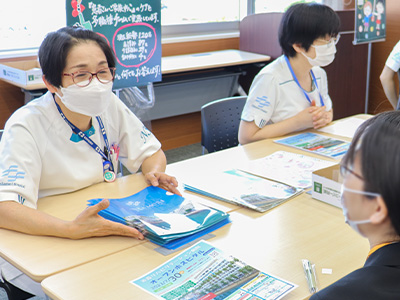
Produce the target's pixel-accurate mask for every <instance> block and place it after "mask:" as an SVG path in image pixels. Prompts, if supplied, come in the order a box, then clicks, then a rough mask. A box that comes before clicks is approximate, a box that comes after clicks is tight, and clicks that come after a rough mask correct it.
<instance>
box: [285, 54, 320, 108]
mask: <svg viewBox="0 0 400 300" xmlns="http://www.w3.org/2000/svg"><path fill="white" fill-rule="evenodd" d="M285 60H286V63H287V65H288V67H289V70H290V73H292V76H293V79H294V81H295V82H296V83H297V85H298V86H299V88H300V89H301V90H302V91H303V94H304V96H305V97H306V99H307V101H308V102H310V104H311V100H310V97H308V94H307V92H306V91H305V90H304V89H303V88H302V87H301V85H300V82H299V81H298V80H297V77H296V75H295V74H294V71H293V68H292V66H291V65H290V62H289V59H288V58H287V56H286V55H285ZM310 73H311V77H312V79H313V81H314V83H315V86H316V87H317V90H318V94H319V99H320V100H321V106H324V105H325V104H324V100H323V99H322V95H321V93H320V92H319V88H318V83H317V79H316V78H315V75H314V72H313V71H312V70H310Z"/></svg>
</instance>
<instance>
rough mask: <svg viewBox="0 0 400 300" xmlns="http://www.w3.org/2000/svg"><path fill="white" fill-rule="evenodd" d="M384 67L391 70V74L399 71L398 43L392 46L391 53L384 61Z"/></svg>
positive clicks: (399, 48)
mask: <svg viewBox="0 0 400 300" xmlns="http://www.w3.org/2000/svg"><path fill="white" fill-rule="evenodd" d="M386 65H387V66H388V67H389V68H390V69H392V70H393V72H398V71H399V69H400V41H398V42H397V44H396V46H394V48H393V50H392V52H390V54H389V57H388V58H387V60H386Z"/></svg>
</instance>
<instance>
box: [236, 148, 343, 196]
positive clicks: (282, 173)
mask: <svg viewBox="0 0 400 300" xmlns="http://www.w3.org/2000/svg"><path fill="white" fill-rule="evenodd" d="M335 164H336V162H332V161H327V160H324V159H319V158H316V157H311V156H308V155H303V154H297V153H293V152H287V151H276V152H274V153H272V154H271V155H268V156H265V157H263V158H260V159H255V160H252V161H249V162H247V163H245V164H243V165H242V166H239V169H240V170H242V171H245V172H248V173H250V174H254V175H256V176H261V177H264V178H268V179H270V180H274V181H278V182H282V183H285V184H288V185H290V186H293V187H295V188H302V189H307V188H310V187H311V186H312V172H314V171H316V170H319V169H323V168H327V167H329V166H333V165H335Z"/></svg>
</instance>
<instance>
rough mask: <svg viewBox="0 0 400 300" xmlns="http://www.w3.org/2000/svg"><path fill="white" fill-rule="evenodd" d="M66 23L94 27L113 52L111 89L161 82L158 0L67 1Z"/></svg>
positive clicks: (159, 8)
mask: <svg viewBox="0 0 400 300" xmlns="http://www.w3.org/2000/svg"><path fill="white" fill-rule="evenodd" d="M66 12H67V26H74V25H75V26H80V27H84V28H87V29H90V30H93V31H94V32H96V33H97V34H99V35H100V36H102V37H103V38H104V39H106V40H107V42H108V44H109V45H110V47H111V48H112V49H113V51H114V55H115V57H116V60H117V66H116V67H117V71H116V75H115V82H114V86H113V89H114V90H117V89H122V88H126V87H132V86H142V85H146V84H147V83H148V82H156V81H161V0H140V1H138V0H111V1H110V0H72V1H70V0H67V2H66Z"/></svg>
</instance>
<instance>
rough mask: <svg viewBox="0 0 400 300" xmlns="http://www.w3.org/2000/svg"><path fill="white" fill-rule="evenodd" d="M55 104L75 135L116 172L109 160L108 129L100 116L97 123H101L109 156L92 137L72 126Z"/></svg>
mask: <svg viewBox="0 0 400 300" xmlns="http://www.w3.org/2000/svg"><path fill="white" fill-rule="evenodd" d="M54 103H55V104H56V106H57V109H58V112H59V113H60V115H61V117H62V118H63V119H64V121H65V122H66V123H67V124H68V125H69V126H70V127H71V129H72V131H73V132H74V133H75V134H77V135H78V136H80V137H81V138H82V139H83V140H84V141H85V142H86V143H87V144H88V145H89V146H90V147H92V148H93V149H94V151H96V152H97V153H99V154H100V156H101V157H103V159H104V161H105V162H107V163H108V165H109V168H110V169H111V171H114V166H113V164H112V163H111V162H110V159H109V158H108V154H109V153H110V147H109V145H110V144H109V143H108V138H107V134H106V129H105V128H104V124H103V121H102V120H101V118H100V117H99V116H97V117H96V119H97V122H98V123H99V126H100V129H101V133H102V134H103V139H104V143H105V144H106V149H107V155H106V154H105V153H104V152H103V151H102V150H101V148H100V147H99V146H97V144H96V143H95V142H93V141H92V139H91V138H90V137H88V136H87V135H86V133H84V132H83V131H82V130H80V129H79V128H78V127H76V126H75V125H74V124H72V123H71V122H70V120H68V119H67V117H66V116H65V115H64V113H63V112H62V110H61V108H60V106H59V105H58V104H57V102H56V100H54Z"/></svg>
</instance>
